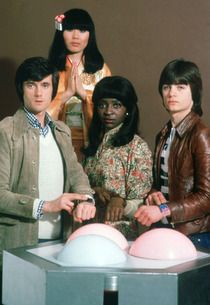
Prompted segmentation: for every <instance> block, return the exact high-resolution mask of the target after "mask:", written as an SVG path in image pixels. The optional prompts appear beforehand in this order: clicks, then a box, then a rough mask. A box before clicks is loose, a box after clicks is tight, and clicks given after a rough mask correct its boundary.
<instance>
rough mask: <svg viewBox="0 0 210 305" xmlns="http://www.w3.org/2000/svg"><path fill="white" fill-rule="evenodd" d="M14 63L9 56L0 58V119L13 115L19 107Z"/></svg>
mask: <svg viewBox="0 0 210 305" xmlns="http://www.w3.org/2000/svg"><path fill="white" fill-rule="evenodd" d="M16 68H17V67H16V64H15V62H14V61H13V60H12V59H10V58H0V109H1V110H0V120H2V119H3V118H4V117H6V116H8V115H13V114H14V112H15V111H16V110H17V108H18V107H19V102H18V98H17V95H16V90H15V85H14V78H15V72H16Z"/></svg>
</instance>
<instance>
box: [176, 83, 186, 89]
mask: <svg viewBox="0 0 210 305" xmlns="http://www.w3.org/2000/svg"><path fill="white" fill-rule="evenodd" d="M185 88H186V85H184V84H179V85H177V89H178V90H182V89H185Z"/></svg>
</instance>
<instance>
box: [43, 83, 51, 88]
mask: <svg viewBox="0 0 210 305" xmlns="http://www.w3.org/2000/svg"><path fill="white" fill-rule="evenodd" d="M49 86H50V84H49V83H43V84H42V87H43V88H49Z"/></svg>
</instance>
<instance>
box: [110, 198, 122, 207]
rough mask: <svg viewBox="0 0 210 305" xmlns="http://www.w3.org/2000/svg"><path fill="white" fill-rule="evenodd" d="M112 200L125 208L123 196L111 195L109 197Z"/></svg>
mask: <svg viewBox="0 0 210 305" xmlns="http://www.w3.org/2000/svg"><path fill="white" fill-rule="evenodd" d="M112 199H113V200H114V201H115V202H116V203H117V204H119V205H121V206H122V207H123V208H125V206H126V201H125V199H124V198H122V197H120V196H113V197H112V198H111V200H112Z"/></svg>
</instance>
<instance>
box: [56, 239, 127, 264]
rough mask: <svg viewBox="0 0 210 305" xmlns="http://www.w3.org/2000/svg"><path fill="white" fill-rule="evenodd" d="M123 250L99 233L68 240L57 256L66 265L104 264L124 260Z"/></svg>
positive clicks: (117, 262)
mask: <svg viewBox="0 0 210 305" xmlns="http://www.w3.org/2000/svg"><path fill="white" fill-rule="evenodd" d="M126 258H127V256H126V254H125V252H124V251H123V250H122V249H121V248H120V247H119V246H118V245H117V244H116V243H115V242H113V241H112V240H110V239H108V238H105V237H104V236H99V235H93V234H91V235H81V236H78V237H77V238H75V239H73V240H69V241H68V242H67V243H66V244H65V246H64V247H63V249H62V250H61V251H60V253H59V254H58V256H57V260H58V261H60V262H61V263H64V264H65V265H66V266H92V267H98V266H104V265H112V264H119V263H122V262H124V261H126Z"/></svg>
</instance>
